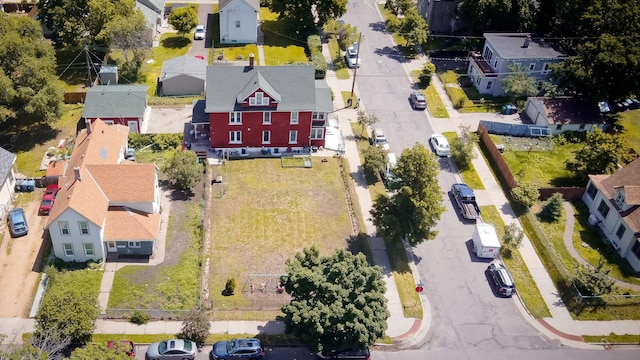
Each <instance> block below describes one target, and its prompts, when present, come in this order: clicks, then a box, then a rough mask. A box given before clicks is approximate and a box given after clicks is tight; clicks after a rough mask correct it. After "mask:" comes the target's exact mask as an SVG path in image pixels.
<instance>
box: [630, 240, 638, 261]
mask: <svg viewBox="0 0 640 360" xmlns="http://www.w3.org/2000/svg"><path fill="white" fill-rule="evenodd" d="M631 252H632V253H633V255H635V256H636V259H640V241H637V240H636V242H635V243H634V244H633V247H631Z"/></svg>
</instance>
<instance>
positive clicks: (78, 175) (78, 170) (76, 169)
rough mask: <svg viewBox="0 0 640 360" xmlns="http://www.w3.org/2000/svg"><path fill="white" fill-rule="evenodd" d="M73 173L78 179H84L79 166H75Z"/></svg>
mask: <svg viewBox="0 0 640 360" xmlns="http://www.w3.org/2000/svg"><path fill="white" fill-rule="evenodd" d="M73 173H74V174H75V177H76V180H78V181H82V175H80V167H78V166H76V167H74V168H73Z"/></svg>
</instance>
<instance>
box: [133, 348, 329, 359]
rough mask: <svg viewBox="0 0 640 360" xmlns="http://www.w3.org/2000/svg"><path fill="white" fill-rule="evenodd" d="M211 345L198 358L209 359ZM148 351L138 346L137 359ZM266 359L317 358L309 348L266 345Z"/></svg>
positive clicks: (197, 355) (201, 351)
mask: <svg viewBox="0 0 640 360" xmlns="http://www.w3.org/2000/svg"><path fill="white" fill-rule="evenodd" d="M211 348H212V346H211V345H207V346H204V347H203V348H202V349H200V351H199V352H198V353H197V354H196V360H206V359H209V352H211ZM146 351H147V345H137V346H136V359H140V360H142V359H144V354H145V352H146ZM264 360H316V357H315V356H314V354H312V353H311V352H309V349H307V348H306V347H301V346H277V347H266V348H265V349H264Z"/></svg>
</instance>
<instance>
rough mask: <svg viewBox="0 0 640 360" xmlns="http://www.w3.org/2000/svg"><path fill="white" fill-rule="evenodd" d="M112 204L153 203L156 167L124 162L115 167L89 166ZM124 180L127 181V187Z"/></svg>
mask: <svg viewBox="0 0 640 360" xmlns="http://www.w3.org/2000/svg"><path fill="white" fill-rule="evenodd" d="M87 170H89V173H90V174H91V176H92V177H93V178H94V179H95V181H96V182H97V183H98V184H99V186H100V190H102V192H104V194H105V196H106V197H107V199H109V201H110V202H115V203H120V202H152V201H154V200H155V199H154V194H155V192H154V189H155V165H153V164H134V163H131V162H123V163H122V164H113V165H87ZM122 179H127V182H126V185H125V184H123V182H122Z"/></svg>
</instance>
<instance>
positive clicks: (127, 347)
mask: <svg viewBox="0 0 640 360" xmlns="http://www.w3.org/2000/svg"><path fill="white" fill-rule="evenodd" d="M107 348H109V350H115V351H117V352H119V353H125V354H127V356H129V357H136V346H135V344H134V343H133V341H129V340H120V341H109V342H107Z"/></svg>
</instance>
